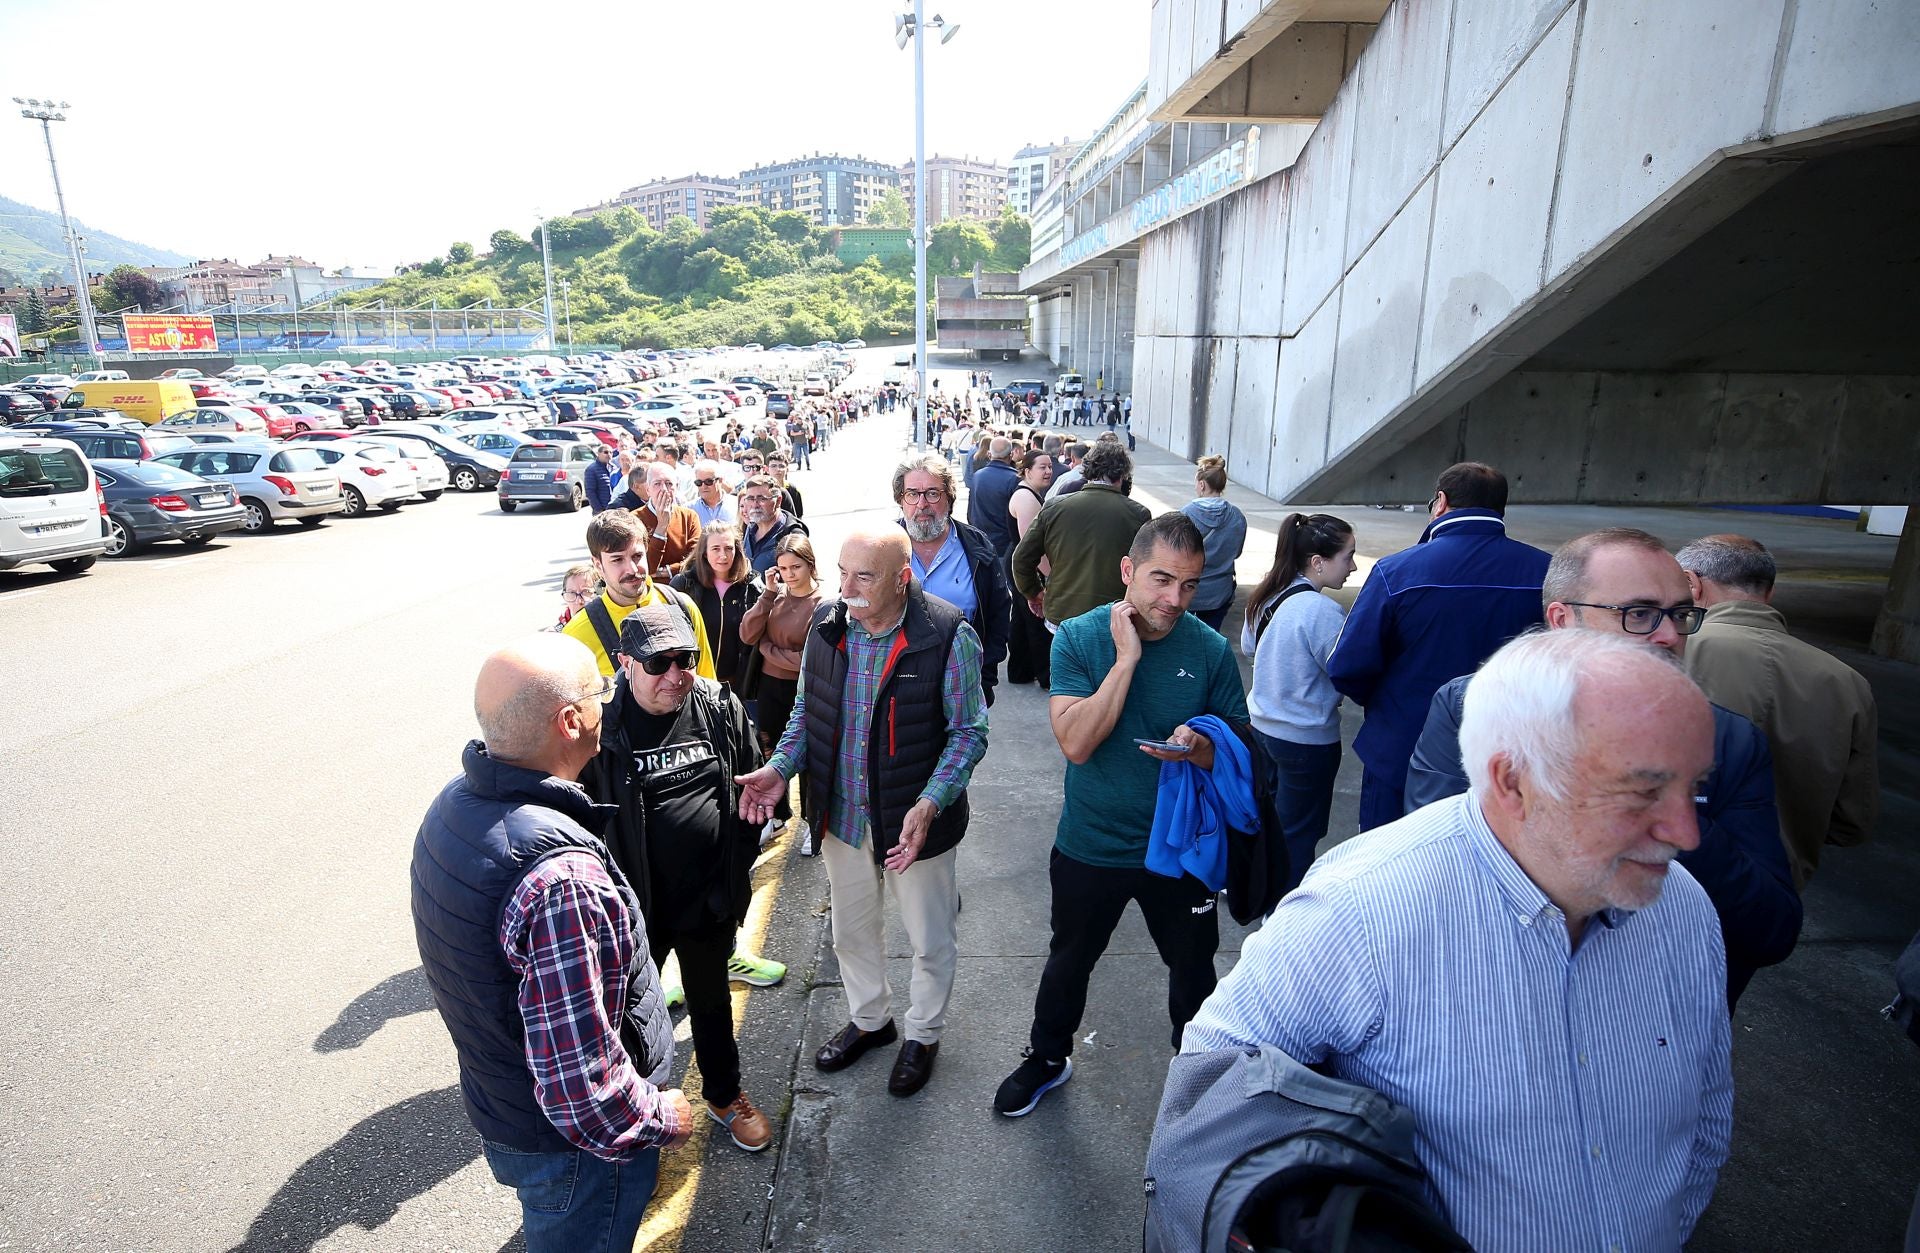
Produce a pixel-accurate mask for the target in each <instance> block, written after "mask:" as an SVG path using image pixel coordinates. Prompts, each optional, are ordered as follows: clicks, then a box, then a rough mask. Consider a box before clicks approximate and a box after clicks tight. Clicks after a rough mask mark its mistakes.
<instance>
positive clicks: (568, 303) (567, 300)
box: [560, 278, 573, 357]
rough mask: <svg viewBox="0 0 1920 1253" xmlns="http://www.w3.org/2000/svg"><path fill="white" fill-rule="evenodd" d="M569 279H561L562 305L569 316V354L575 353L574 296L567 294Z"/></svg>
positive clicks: (567, 316)
mask: <svg viewBox="0 0 1920 1253" xmlns="http://www.w3.org/2000/svg"><path fill="white" fill-rule="evenodd" d="M567 286H568V283H567V280H566V279H564V278H563V279H561V280H560V307H561V309H562V310H563V311H564V312H565V314H566V318H567V355H568V356H569V357H571V356H572V355H573V298H572V297H571V296H569V295H567Z"/></svg>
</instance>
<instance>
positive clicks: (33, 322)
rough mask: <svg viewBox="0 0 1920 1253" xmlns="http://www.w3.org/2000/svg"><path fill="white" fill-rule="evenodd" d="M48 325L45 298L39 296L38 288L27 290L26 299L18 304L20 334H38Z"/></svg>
mask: <svg viewBox="0 0 1920 1253" xmlns="http://www.w3.org/2000/svg"><path fill="white" fill-rule="evenodd" d="M48 325H49V323H48V319H47V302H46V298H45V297H43V296H41V294H40V289H39V288H38V287H30V288H28V289H27V298H26V299H25V300H23V301H21V302H20V333H21V334H22V335H33V334H38V333H39V332H41V331H44V330H46V329H47V326H48Z"/></svg>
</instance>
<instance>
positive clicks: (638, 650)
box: [620, 605, 700, 661]
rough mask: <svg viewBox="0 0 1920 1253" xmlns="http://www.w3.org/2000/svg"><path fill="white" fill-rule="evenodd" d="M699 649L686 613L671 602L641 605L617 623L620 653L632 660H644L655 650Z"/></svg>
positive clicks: (655, 652) (660, 651)
mask: <svg viewBox="0 0 1920 1253" xmlns="http://www.w3.org/2000/svg"><path fill="white" fill-rule="evenodd" d="M699 648H700V645H699V641H697V640H695V639H694V638H693V624H692V623H690V622H688V621H687V615H685V614H683V613H681V612H680V611H679V610H678V609H676V608H674V607H672V606H670V605H641V606H639V607H638V608H636V609H635V610H634V611H633V612H632V613H630V614H628V615H627V617H626V620H625V621H624V622H622V623H621V624H620V652H621V655H622V656H625V657H630V658H632V659H633V660H634V661H645V660H646V659H647V658H649V657H652V656H654V655H655V654H658V653H671V652H678V651H681V650H688V649H690V650H692V651H694V652H698V651H699Z"/></svg>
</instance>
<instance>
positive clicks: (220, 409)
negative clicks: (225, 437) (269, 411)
mask: <svg viewBox="0 0 1920 1253" xmlns="http://www.w3.org/2000/svg"><path fill="white" fill-rule="evenodd" d="M199 405H200V407H199V408H198V409H197V410H195V411H193V412H191V413H176V414H174V415H173V416H172V417H170V418H165V419H162V420H161V421H160V422H159V423H158V424H157V425H160V426H166V425H168V424H169V423H171V424H172V425H174V426H184V427H188V428H189V429H192V430H200V431H242V432H244V433H246V434H248V435H265V434H266V433H267V420H266V419H265V418H263V417H261V416H260V415H259V414H257V413H255V412H254V411H253V410H251V409H249V408H247V407H246V406H245V405H243V404H241V402H240V401H238V400H235V399H234V398H233V397H231V396H202V397H201V398H200V400H199ZM203 417H204V418H207V419H208V420H207V421H205V422H202V421H200V420H199V419H200V418H203Z"/></svg>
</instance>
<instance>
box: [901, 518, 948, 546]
mask: <svg viewBox="0 0 1920 1253" xmlns="http://www.w3.org/2000/svg"><path fill="white" fill-rule="evenodd" d="M905 521H906V524H907V538H908V539H910V540H912V541H913V542H914V543H916V544H931V543H933V541H935V540H937V539H941V538H943V537H944V536H945V535H946V533H947V519H946V518H936V519H934V520H933V521H931V522H915V521H914V520H913V519H912V518H907V519H905Z"/></svg>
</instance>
